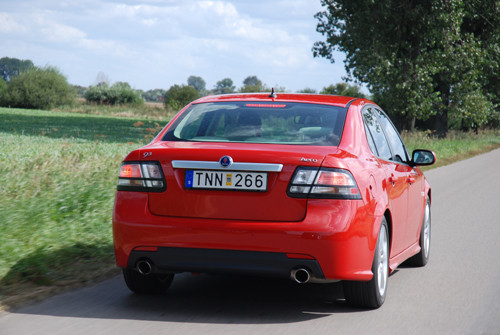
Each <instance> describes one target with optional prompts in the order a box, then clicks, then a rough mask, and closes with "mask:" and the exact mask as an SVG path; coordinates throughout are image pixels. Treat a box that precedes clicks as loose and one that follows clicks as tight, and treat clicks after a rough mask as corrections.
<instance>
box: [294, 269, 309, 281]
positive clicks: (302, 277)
mask: <svg viewBox="0 0 500 335" xmlns="http://www.w3.org/2000/svg"><path fill="white" fill-rule="evenodd" d="M290 278H291V279H292V280H294V281H295V282H297V283H299V284H305V283H307V282H308V281H309V280H311V272H310V271H309V270H307V269H304V268H299V269H295V270H292V271H291V272H290Z"/></svg>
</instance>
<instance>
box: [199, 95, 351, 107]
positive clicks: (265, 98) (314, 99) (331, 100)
mask: <svg viewBox="0 0 500 335" xmlns="http://www.w3.org/2000/svg"><path fill="white" fill-rule="evenodd" d="M354 100H356V98H352V97H345V96H339V95H326V94H303V93H275V95H274V97H272V96H271V95H270V93H237V94H223V95H210V96H206V97H202V98H200V99H197V100H195V101H193V103H194V104H198V103H207V102H222V101H262V102H276V101H282V102H302V103H319V104H326V105H334V106H339V107H347V105H348V104H349V103H350V102H352V101H354Z"/></svg>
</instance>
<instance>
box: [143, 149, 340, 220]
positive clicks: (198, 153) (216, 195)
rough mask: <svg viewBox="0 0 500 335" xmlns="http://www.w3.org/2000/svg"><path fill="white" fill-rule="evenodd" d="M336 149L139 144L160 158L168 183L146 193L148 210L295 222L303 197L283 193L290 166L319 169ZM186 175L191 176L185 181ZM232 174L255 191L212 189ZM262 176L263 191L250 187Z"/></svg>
mask: <svg viewBox="0 0 500 335" xmlns="http://www.w3.org/2000/svg"><path fill="white" fill-rule="evenodd" d="M336 150H337V149H336V147H327V146H323V147H321V146H305V145H276V144H272V145H270V144H254V143H253V144H246V143H203V142H158V143H155V144H152V145H149V146H147V147H144V148H142V149H141V152H140V156H141V157H146V159H148V160H155V161H160V163H161V166H162V169H163V173H164V175H165V179H166V183H167V190H166V191H165V192H162V193H150V194H149V209H150V211H151V213H153V214H154V215H159V216H172V217H188V218H206V219H228V220H254V221H300V220H302V219H303V218H304V217H305V214H306V209H307V199H299V198H291V197H289V196H287V187H288V184H289V182H290V179H291V177H292V175H293V173H294V171H295V169H296V168H297V166H317V167H319V166H320V165H321V163H322V161H323V159H324V157H325V155H327V154H332V153H334V152H335V151H336ZM224 156H229V157H231V158H232V160H233V164H232V165H231V166H229V167H227V168H224V167H222V166H221V165H220V160H221V158H222V157H224ZM243 163H244V164H243ZM247 163H250V164H247ZM278 170H280V171H278ZM190 171H193V172H190ZM205 172H207V173H205ZM193 173H194V176H193ZM197 173H198V174H197ZM224 173H225V174H224ZM187 174H188V175H189V174H191V176H190V177H188V181H186V175H187ZM237 174H240V176H239V177H238V179H242V180H239V182H240V185H244V184H245V178H247V179H248V180H247V186H251V187H253V188H254V189H253V190H246V191H245V190H241V189H238V190H235V189H221V188H218V189H213V187H229V186H225V185H226V181H227V180H226V178H228V175H232V178H233V179H232V183H233V184H235V183H236V182H237V180H236V177H237V176H236V175H237ZM259 175H260V177H259ZM264 175H266V176H267V182H266V183H265V184H266V185H267V189H266V190H262V189H255V188H256V187H257V186H261V185H260V184H261V183H263V180H264V179H262V178H265V176H264ZM247 176H248V177H247ZM240 177H241V178H240ZM207 178H208V179H207ZM212 178H213V179H214V180H212ZM222 178H224V179H223V180H222ZM229 179H231V177H229ZM252 180H253V181H252ZM259 180H260V182H259ZM221 181H222V182H221ZM193 184H194V185H193ZM250 184H252V185H250ZM228 185H229V183H228ZM231 185H232V184H231ZM256 185H257V186H256ZM195 187H205V188H208V189H201V188H195Z"/></svg>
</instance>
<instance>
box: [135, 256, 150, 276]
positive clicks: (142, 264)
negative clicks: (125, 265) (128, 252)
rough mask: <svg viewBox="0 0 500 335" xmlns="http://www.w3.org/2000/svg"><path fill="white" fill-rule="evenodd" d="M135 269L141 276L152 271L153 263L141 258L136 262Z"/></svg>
mask: <svg viewBox="0 0 500 335" xmlns="http://www.w3.org/2000/svg"><path fill="white" fill-rule="evenodd" d="M136 268H137V271H139V273H140V274H141V275H143V276H147V275H149V274H151V273H152V272H153V264H152V263H151V261H150V260H149V259H141V260H140V261H138V262H137V264H136Z"/></svg>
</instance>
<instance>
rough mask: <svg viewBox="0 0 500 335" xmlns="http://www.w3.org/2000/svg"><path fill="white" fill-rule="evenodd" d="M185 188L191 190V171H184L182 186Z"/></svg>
mask: <svg viewBox="0 0 500 335" xmlns="http://www.w3.org/2000/svg"><path fill="white" fill-rule="evenodd" d="M184 187H186V188H193V171H192V170H186V182H185V184H184Z"/></svg>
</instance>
